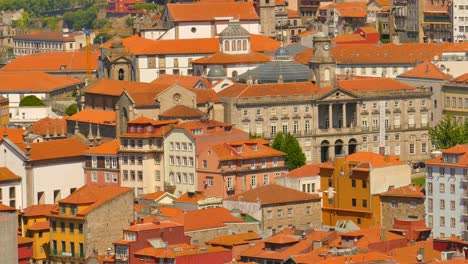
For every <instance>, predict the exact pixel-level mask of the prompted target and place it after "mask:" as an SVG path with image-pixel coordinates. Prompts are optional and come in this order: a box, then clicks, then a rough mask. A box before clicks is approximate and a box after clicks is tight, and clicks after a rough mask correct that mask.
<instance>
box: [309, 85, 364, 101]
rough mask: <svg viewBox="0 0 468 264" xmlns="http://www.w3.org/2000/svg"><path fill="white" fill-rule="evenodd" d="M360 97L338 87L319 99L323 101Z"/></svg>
mask: <svg viewBox="0 0 468 264" xmlns="http://www.w3.org/2000/svg"><path fill="white" fill-rule="evenodd" d="M356 99H360V97H359V96H357V95H356V94H353V93H350V92H348V91H345V90H342V89H340V88H336V89H333V90H331V91H330V92H328V93H326V94H324V95H322V96H321V97H320V98H318V100H321V101H343V100H356Z"/></svg>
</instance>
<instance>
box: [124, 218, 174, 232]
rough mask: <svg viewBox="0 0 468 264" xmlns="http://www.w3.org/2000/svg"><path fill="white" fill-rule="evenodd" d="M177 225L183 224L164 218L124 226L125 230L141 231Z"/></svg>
mask: <svg viewBox="0 0 468 264" xmlns="http://www.w3.org/2000/svg"><path fill="white" fill-rule="evenodd" d="M177 226H181V225H180V224H178V223H175V222H171V221H168V220H164V221H158V222H156V223H155V222H150V223H140V224H135V225H132V226H129V227H126V228H124V230H125V231H133V232H139V231H145V230H156V229H161V228H168V227H177Z"/></svg>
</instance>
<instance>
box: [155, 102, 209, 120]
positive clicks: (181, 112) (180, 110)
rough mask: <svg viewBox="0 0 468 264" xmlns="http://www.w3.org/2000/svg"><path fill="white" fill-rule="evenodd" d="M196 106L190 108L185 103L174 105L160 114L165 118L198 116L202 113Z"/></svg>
mask: <svg viewBox="0 0 468 264" xmlns="http://www.w3.org/2000/svg"><path fill="white" fill-rule="evenodd" d="M204 114H205V113H203V112H202V111H200V110H198V109H197V108H191V107H188V106H185V105H176V106H174V107H172V108H170V109H168V110H166V111H164V112H163V113H161V114H160V116H162V117H166V118H197V117H198V118H200V117H202V116H203V115H204Z"/></svg>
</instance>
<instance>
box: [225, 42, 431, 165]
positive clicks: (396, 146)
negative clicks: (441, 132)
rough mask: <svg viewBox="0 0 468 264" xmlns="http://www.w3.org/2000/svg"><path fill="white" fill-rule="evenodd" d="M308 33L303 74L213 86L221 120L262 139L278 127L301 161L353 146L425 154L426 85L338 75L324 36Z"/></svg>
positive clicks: (410, 156)
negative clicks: (296, 146)
mask: <svg viewBox="0 0 468 264" xmlns="http://www.w3.org/2000/svg"><path fill="white" fill-rule="evenodd" d="M314 41H315V43H314V44H315V46H316V48H315V49H316V51H315V52H314V55H313V57H312V58H311V60H310V62H309V68H310V71H309V73H308V74H309V76H307V77H304V76H300V77H297V81H298V82H287V83H286V82H284V83H282V81H281V78H280V76H281V74H280V73H278V72H276V73H272V74H276V75H277V76H278V82H277V83H274V84H273V83H265V84H261V83H259V84H252V83H248V82H247V83H245V84H244V83H237V84H234V85H232V86H230V87H227V88H225V89H224V90H221V91H220V92H219V93H218V95H219V97H220V98H221V99H222V100H223V102H224V108H225V119H224V120H225V121H226V122H230V123H233V124H235V125H236V126H237V127H238V128H240V129H242V130H244V131H246V132H251V133H255V134H258V135H262V136H263V137H265V138H267V139H273V138H274V136H275V134H276V133H277V132H279V131H282V132H285V133H286V132H289V133H292V134H293V135H294V136H295V137H296V138H297V139H298V140H299V143H300V144H301V147H302V149H303V150H304V152H305V155H306V158H307V162H308V163H318V162H323V161H326V160H328V159H329V158H331V157H333V156H334V155H335V154H342V153H346V154H351V153H354V152H356V151H358V150H362V151H373V152H376V153H378V151H379V146H383V145H384V146H385V149H386V151H385V153H386V154H392V155H399V156H400V158H401V160H424V159H427V158H428V157H429V156H428V153H429V151H430V149H429V146H430V144H429V136H428V131H427V129H428V128H427V127H428V115H429V113H430V112H431V110H432V104H431V101H430V96H431V92H430V91H427V90H425V89H417V88H415V87H413V86H410V85H407V84H404V83H401V82H398V81H395V80H392V79H387V78H372V79H371V78H368V79H355V78H351V79H348V80H340V81H338V80H337V79H336V77H335V76H336V75H335V72H336V63H335V59H334V57H333V55H332V53H331V52H330V48H331V46H330V43H329V39H327V38H325V37H316V38H315V40H314ZM253 71H255V70H253ZM304 78H308V79H309V80H314V81H315V84H313V83H311V82H302V81H301V80H302V79H304ZM381 116H382V117H383V120H382V121H380V120H381ZM382 126H384V128H385V135H383V136H382V140H381V141H380V139H379V138H380V127H382ZM379 141H380V143H379ZM384 143H385V144H384ZM312 153H314V154H315V155H312Z"/></svg>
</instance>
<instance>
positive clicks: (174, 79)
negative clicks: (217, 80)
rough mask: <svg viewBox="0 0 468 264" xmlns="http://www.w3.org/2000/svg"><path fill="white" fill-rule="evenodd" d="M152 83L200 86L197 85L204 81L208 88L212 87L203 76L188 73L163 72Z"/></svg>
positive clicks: (186, 86)
mask: <svg viewBox="0 0 468 264" xmlns="http://www.w3.org/2000/svg"><path fill="white" fill-rule="evenodd" d="M151 83H155V84H167V85H168V86H170V85H173V84H176V83H177V84H179V85H181V86H183V87H185V88H198V87H195V86H196V85H197V84H198V83H203V85H205V87H206V88H210V87H211V83H210V81H208V79H206V78H204V77H201V76H187V75H173V74H163V75H160V76H159V77H158V78H156V79H154V80H153V81H152V82H151Z"/></svg>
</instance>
